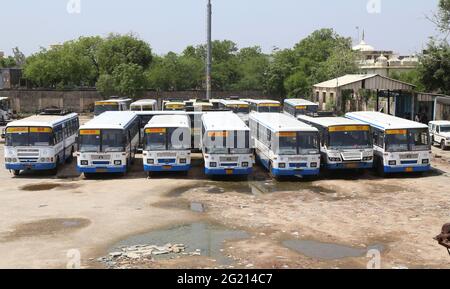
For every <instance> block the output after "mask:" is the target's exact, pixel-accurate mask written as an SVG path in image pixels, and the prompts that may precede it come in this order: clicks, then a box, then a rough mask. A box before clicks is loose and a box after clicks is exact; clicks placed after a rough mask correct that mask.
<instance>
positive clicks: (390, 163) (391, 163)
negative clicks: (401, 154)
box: [389, 161, 397, 166]
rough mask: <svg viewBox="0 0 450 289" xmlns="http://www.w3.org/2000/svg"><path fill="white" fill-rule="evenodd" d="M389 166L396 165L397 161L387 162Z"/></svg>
mask: <svg viewBox="0 0 450 289" xmlns="http://www.w3.org/2000/svg"><path fill="white" fill-rule="evenodd" d="M389 165H390V166H395V165H397V161H389Z"/></svg>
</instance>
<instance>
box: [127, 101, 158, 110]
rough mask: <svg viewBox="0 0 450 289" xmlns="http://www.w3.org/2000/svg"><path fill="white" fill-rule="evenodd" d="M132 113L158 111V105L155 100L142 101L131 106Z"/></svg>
mask: <svg viewBox="0 0 450 289" xmlns="http://www.w3.org/2000/svg"><path fill="white" fill-rule="evenodd" d="M130 110H131V111H155V110H158V103H157V101H156V100H154V99H141V100H138V101H136V102H133V103H132V104H131V105H130Z"/></svg>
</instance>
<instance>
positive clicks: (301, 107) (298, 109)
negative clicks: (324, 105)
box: [284, 98, 319, 117]
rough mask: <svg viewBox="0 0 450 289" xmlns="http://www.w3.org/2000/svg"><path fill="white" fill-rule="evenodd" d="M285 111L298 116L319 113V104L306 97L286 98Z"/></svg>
mask: <svg viewBox="0 0 450 289" xmlns="http://www.w3.org/2000/svg"><path fill="white" fill-rule="evenodd" d="M284 111H285V112H286V113H288V114H290V115H293V116H295V117H297V116H298V115H301V114H309V113H313V114H314V113H317V112H318V111H319V105H318V104H317V103H314V102H311V101H309V100H305V99H300V98H297V99H286V100H285V101H284Z"/></svg>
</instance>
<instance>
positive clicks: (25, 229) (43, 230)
mask: <svg viewBox="0 0 450 289" xmlns="http://www.w3.org/2000/svg"><path fill="white" fill-rule="evenodd" d="M90 224H91V221H90V220H88V219H82V218H69V219H45V220H40V221H35V222H30V223H23V224H19V225H17V226H16V227H15V228H14V230H13V231H11V232H8V233H5V234H0V241H1V242H11V241H15V240H19V239H23V238H31V237H42V236H51V235H54V234H63V233H70V232H73V231H76V230H79V229H82V228H85V227H87V226H89V225H90Z"/></svg>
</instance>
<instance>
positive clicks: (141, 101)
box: [131, 99, 156, 106]
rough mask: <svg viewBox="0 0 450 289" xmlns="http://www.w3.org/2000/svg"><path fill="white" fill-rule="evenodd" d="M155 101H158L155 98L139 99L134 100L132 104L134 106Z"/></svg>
mask: <svg viewBox="0 0 450 289" xmlns="http://www.w3.org/2000/svg"><path fill="white" fill-rule="evenodd" d="M155 103H156V100H154V99H141V100H138V101H136V102H133V103H132V104H131V106H134V105H148V104H151V105H153V104H155Z"/></svg>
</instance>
